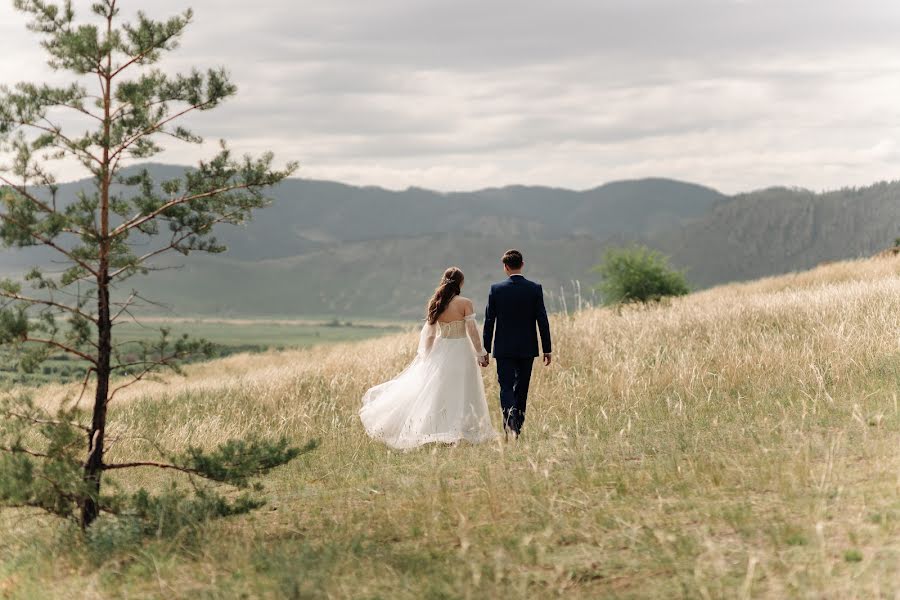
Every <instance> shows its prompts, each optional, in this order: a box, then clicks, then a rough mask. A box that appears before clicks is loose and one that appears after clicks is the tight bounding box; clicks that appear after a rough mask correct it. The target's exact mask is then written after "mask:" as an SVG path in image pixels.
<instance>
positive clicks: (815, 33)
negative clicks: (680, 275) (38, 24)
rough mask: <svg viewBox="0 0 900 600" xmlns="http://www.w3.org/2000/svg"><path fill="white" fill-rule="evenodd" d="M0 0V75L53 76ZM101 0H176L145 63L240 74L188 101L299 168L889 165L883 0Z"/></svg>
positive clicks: (561, 174)
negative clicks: (156, 53)
mask: <svg viewBox="0 0 900 600" xmlns="http://www.w3.org/2000/svg"><path fill="white" fill-rule="evenodd" d="M11 4H12V3H11V1H10V0H0V83H6V84H12V83H15V82H17V81H20V80H42V79H46V78H48V77H50V78H52V79H53V80H55V81H59V80H60V79H59V75H53V74H51V73H50V72H49V71H48V69H47V68H46V67H45V66H44V62H43V57H42V56H43V55H42V51H41V49H40V47H39V46H38V44H37V39H36V38H35V36H34V35H33V34H31V33H29V32H27V31H26V30H25V22H26V21H25V18H24V16H22V15H21V14H18V13H16V12H15V11H14V10H13V9H12V8H11ZM121 4H122V5H123V6H124V7H126V8H128V7H132V8H137V7H142V8H144V9H145V10H147V11H148V12H149V13H150V15H151V16H155V17H164V16H168V15H170V14H172V13H173V12H177V11H179V10H182V9H183V8H184V7H186V6H192V7H193V8H194V10H195V13H196V16H195V23H194V24H193V25H192V27H191V28H190V29H189V30H188V32H187V34H186V36H185V37H184V39H183V42H182V46H181V48H180V49H179V50H178V51H177V52H176V53H175V54H174V55H171V58H169V59H167V60H166V62H165V63H164V67H165V68H166V69H167V70H175V69H183V68H185V67H188V66H193V65H196V66H200V67H207V66H216V65H225V66H227V68H228V69H229V70H230V72H231V74H232V76H233V78H234V80H235V81H236V83H237V84H238V86H239V88H240V91H239V94H238V96H237V97H236V98H235V99H233V100H231V101H230V102H229V103H228V104H227V105H225V106H223V107H222V108H220V109H217V110H215V111H212V112H210V113H206V114H204V115H201V116H197V117H193V118H191V120H189V121H188V122H187V123H188V124H189V125H193V127H194V129H195V130H196V131H197V132H198V133H200V134H202V135H204V136H206V137H207V141H208V143H209V144H212V143H213V142H215V140H217V139H219V138H225V139H227V140H229V141H230V142H231V144H232V145H233V146H234V148H235V149H237V150H240V151H242V152H243V151H248V152H259V151H262V150H266V149H272V150H274V151H275V152H276V153H277V155H278V156H279V157H280V158H283V159H294V160H298V161H299V162H300V163H301V171H300V175H301V176H303V177H308V178H320V179H333V180H338V181H344V182H347V183H354V184H373V185H381V186H385V187H388V188H393V189H398V188H405V187H408V186H420V187H429V188H436V189H441V190H464V189H475V188H481V187H487V186H497V185H505V184H511V183H522V184H545V185H554V186H560V187H568V188H577V189H584V188H589V187H593V186H596V185H599V184H602V183H604V182H607V181H611V180H617V179H624V178H635V177H645V176H664V177H674V178H677V179H683V180H689V181H694V182H698V183H703V184H707V185H711V186H713V187H716V188H718V189H720V190H722V191H725V192H737V191H746V190H751V189H756V188H761V187H767V186H770V185H798V186H803V187H808V188H812V189H815V190H821V189H830V188H836V187H842V186H845V185H865V184H868V183H872V182H874V181H877V180H881V179H895V178H898V175H900V145H898V140H900V137H898V136H900V35H898V31H900V2H894V1H892V0H852V1H851V0H621V1H615V2H613V1H611V0H583V1H582V0H553V1H548V0H539V1H532V0H508V1H507V0H478V1H475V0H453V1H449V0H446V1H436V0H367V1H365V2H363V1H360V0H354V1H349V0H321V1H319V2H298V1H296V0H259V1H257V2H246V1H244V0H242V1H236V0H215V1H213V0H197V1H195V2H192V3H188V4H184V3H181V2H175V1H174V0H154V2H152V3H150V2H137V1H136V0H122V2H121ZM75 5H76V7H86V6H88V5H89V2H88V1H87V0H76V2H75ZM210 151H211V149H204V150H201V149H198V148H197V147H196V146H190V145H172V146H171V147H170V148H169V150H168V151H167V152H166V153H165V154H163V155H161V156H160V157H158V160H160V161H163V162H171V163H185V164H188V163H193V162H195V161H196V159H197V158H198V157H199V156H200V155H202V154H203V153H207V154H208V153H209V152H210ZM76 175H78V174H77V173H75V172H74V171H68V170H67V172H65V173H63V174H62V178H63V179H65V178H74V177H75V176H76Z"/></svg>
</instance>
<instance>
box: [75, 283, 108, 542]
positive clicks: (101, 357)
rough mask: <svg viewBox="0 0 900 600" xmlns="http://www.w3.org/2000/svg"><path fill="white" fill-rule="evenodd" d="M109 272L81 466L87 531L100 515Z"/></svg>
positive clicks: (101, 299) (102, 287)
mask: <svg viewBox="0 0 900 600" xmlns="http://www.w3.org/2000/svg"><path fill="white" fill-rule="evenodd" d="M108 277H109V274H108V268H107V267H106V266H105V265H103V267H102V270H101V271H100V277H99V278H98V281H97V284H98V286H97V287H98V289H97V313H98V317H99V318H98V322H97V346H98V352H97V358H98V361H97V392H96V394H95V395H94V414H93V419H92V422H91V432H90V436H89V438H88V458H87V461H86V462H85V465H84V482H85V483H86V484H87V489H88V495H87V496H86V497H85V498H84V501H83V503H82V506H81V527H82V528H87V527H88V526H89V525H90V524H91V523H92V522H93V521H94V519H96V518H97V516H99V514H100V507H99V500H100V477H101V475H102V474H103V452H104V448H103V442H104V437H105V436H106V400H107V396H108V393H109V376H110V355H111V352H112V335H111V334H112V324H111V323H110V315H109V281H108V279H107V278H108Z"/></svg>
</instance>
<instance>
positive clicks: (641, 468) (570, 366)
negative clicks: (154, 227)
mask: <svg viewBox="0 0 900 600" xmlns="http://www.w3.org/2000/svg"><path fill="white" fill-rule="evenodd" d="M553 330H554V335H555V342H556V343H555V347H556V359H557V362H556V363H555V364H554V366H552V367H551V368H549V369H543V368H539V367H536V368H535V378H534V382H533V385H532V392H531V399H530V405H529V410H528V414H527V421H526V425H525V435H524V436H523V438H522V439H521V440H520V441H519V442H518V443H512V444H504V443H502V442H498V443H496V444H490V445H485V446H459V447H453V448H450V447H432V448H424V449H421V450H418V451H414V452H408V453H396V452H391V451H389V450H387V449H386V448H384V447H383V446H381V445H379V444H377V443H374V442H372V441H370V440H369V439H368V438H367V437H366V436H365V434H364V432H363V430H362V427H361V426H360V424H359V422H358V420H357V417H356V411H357V410H358V407H359V399H360V397H361V396H362V393H363V392H364V390H365V389H366V388H368V387H369V386H371V385H373V384H375V383H378V382H380V381H383V380H385V379H388V378H390V377H391V376H393V375H394V374H396V373H397V372H398V371H399V370H400V369H402V368H403V366H404V365H405V364H406V363H407V362H408V361H409V360H410V359H411V357H412V355H413V352H414V347H415V333H413V332H411V333H409V334H406V335H399V336H393V337H389V338H383V339H378V340H372V341H368V342H362V343H357V344H347V345H338V346H332V347H322V348H316V349H312V350H304V351H286V352H278V353H269V354H265V355H244V356H235V357H231V358H227V359H224V360H221V361H216V362H212V363H208V364H203V365H194V366H191V367H189V369H188V376H187V377H185V378H178V377H173V378H167V379H166V380H163V381H159V382H149V383H147V384H145V385H142V386H135V387H133V388H131V389H129V390H128V392H127V394H123V395H122V396H121V397H120V398H118V399H117V401H116V402H117V405H116V407H115V408H114V409H113V413H112V423H113V427H112V436H113V437H114V438H116V439H117V440H118V441H116V442H115V443H114V444H113V446H112V450H111V452H112V453H113V454H114V455H115V456H114V458H125V457H131V456H137V455H146V453H147V452H151V451H152V447H153V446H154V445H155V444H163V445H165V446H167V447H169V448H174V449H180V448H184V447H185V446H187V445H204V446H211V445H214V444H216V443H218V442H221V441H223V440H225V439H228V438H230V437H236V436H244V435H246V434H248V433H261V434H264V435H281V434H285V435H288V436H290V437H291V438H293V439H296V440H297V441H298V442H301V441H304V440H306V439H308V438H317V439H319V440H321V441H322V446H321V448H320V449H319V450H317V451H316V452H315V453H313V454H312V455H310V456H308V457H305V458H303V459H301V460H299V461H297V462H296V463H294V464H292V465H289V466H288V467H285V468H283V469H281V470H280V471H279V472H277V473H275V474H273V475H272V476H270V477H269V478H268V479H267V481H266V485H267V487H268V489H269V495H270V497H271V498H272V504H271V506H270V509H268V510H263V511H261V512H259V513H257V514H255V515H252V516H248V517H242V518H238V519H231V520H226V521H222V522H218V523H214V524H211V525H210V526H208V527H206V528H204V529H203V530H202V531H201V532H200V537H199V539H198V540H195V541H193V542H192V543H188V542H187V541H186V540H179V541H166V540H163V541H157V542H148V543H145V544H144V545H143V546H142V547H140V548H135V549H133V550H132V551H129V552H126V553H125V555H124V557H122V558H119V559H117V560H115V561H112V562H109V563H106V564H103V565H102V566H99V567H97V566H95V565H92V564H89V563H85V562H83V561H79V560H77V559H76V558H73V557H72V552H71V551H67V550H64V549H60V548H57V547H54V545H53V537H52V535H51V534H49V533H47V532H48V528H47V526H46V524H45V522H43V521H42V520H39V519H35V518H33V517H31V516H30V515H26V514H24V513H22V512H21V511H19V512H12V511H7V512H6V513H5V514H3V515H2V516H0V524H2V525H3V526H5V527H6V528H7V529H8V531H9V534H8V535H7V536H4V539H3V541H0V559H2V560H5V561H6V563H7V564H8V565H13V566H8V567H0V594H3V593H7V594H10V595H11V596H21V597H28V596H29V595H31V596H34V597H40V596H41V594H43V595H46V596H50V597H53V596H55V597H72V592H73V590H77V594H78V596H80V597H88V598H111V597H119V596H124V595H127V596H129V597H167V598H171V597H195V596H205V597H240V596H241V595H244V597H272V598H276V597H322V598H326V597H327V598H350V597H359V598H379V597H380V598H424V597H435V598H438V597H445V598H456V597H459V598H517V597H526V596H527V597H554V596H565V597H583V598H596V597H690V598H695V597H696V598H722V597H737V598H750V597H773V598H781V597H815V598H872V597H890V598H893V597H898V594H900V575H898V573H900V570H898V566H900V535H898V534H900V407H898V400H897V396H898V384H900V339H898V338H900V336H898V334H900V260H896V259H881V260H872V261H854V262H847V263H838V264H834V265H829V266H825V267H820V268H818V269H815V270H813V271H810V272H808V273H801V274H796V275H790V276H785V277H780V278H770V279H767V280H761V281H758V282H753V283H748V284H739V285H733V286H726V287H722V288H718V289H714V290H709V291H705V292H702V293H697V294H694V295H692V296H689V297H686V298H683V299H677V300H675V301H673V302H672V303H671V304H668V305H666V306H660V307H655V308H649V309H625V310H621V311H615V310H608V309H598V310H588V311H583V312H580V313H578V314H576V315H574V316H569V317H563V316H558V317H556V318H555V319H554V321H553ZM485 381H486V383H487V387H488V393H489V396H490V401H491V403H492V406H494V408H496V406H495V405H496V394H497V386H496V383H495V381H494V377H493V371H489V372H486V374H485ZM62 395H65V390H63V389H60V388H47V389H44V390H42V392H41V399H42V401H44V402H47V403H52V402H56V401H58V399H59V398H60V397H61V396H62ZM494 416H495V422H497V418H496V417H497V415H496V414H495V415H494ZM165 481H167V479H166V478H162V477H160V476H158V475H157V474H154V473H139V474H134V475H131V476H128V477H127V478H124V479H121V480H118V484H120V485H122V486H125V487H132V486H138V485H144V486H151V487H152V486H157V485H164V482H165ZM60 566H61V569H60V568H54V567H60Z"/></svg>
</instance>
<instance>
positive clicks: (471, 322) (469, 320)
mask: <svg viewBox="0 0 900 600" xmlns="http://www.w3.org/2000/svg"><path fill="white" fill-rule="evenodd" d="M466 333H468V334H469V339H470V340H472V346H474V347H475V354H476V355H477V356H479V357H480V356H484V355H485V351H484V346H482V345H481V335H479V333H478V324H477V323H476V321H475V313H474V312H473V313H472V314H471V315H466Z"/></svg>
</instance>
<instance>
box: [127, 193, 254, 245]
mask: <svg viewBox="0 0 900 600" xmlns="http://www.w3.org/2000/svg"><path fill="white" fill-rule="evenodd" d="M252 187H262V186H261V184H259V185H258V184H252V183H239V184H234V185H230V186H226V187H221V188H218V189H215V190H210V191H208V192H203V193H201V194H194V195H192V196H182V197H180V198H175V199H174V200H169V201H168V202H166V203H165V204H163V205H162V206H160V207H159V208H157V209H155V210H153V211H152V212H150V213H148V214H146V215H142V216H134V217H132V218H131V219H129V220H128V221H126V222H124V223H122V224H121V225H119V226H118V227H116V228H115V229H113V231H112V232H111V233H110V234H109V235H110V237H112V238H114V237H117V236H119V235H121V234H122V233H124V232H126V231H128V230H130V229H134V228H135V227H138V226H140V225H143V224H144V223H146V222H147V221H151V220H153V219H155V218H156V217H158V216H159V215H161V214H162V213H164V212H166V211H167V210H169V209H170V208H173V207H175V206H178V205H180V204H185V203H187V202H193V201H194V200H202V199H203V198H211V197H212V196H217V195H219V194H225V193H228V192H234V191H236V190H246V189H250V188H252Z"/></svg>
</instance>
